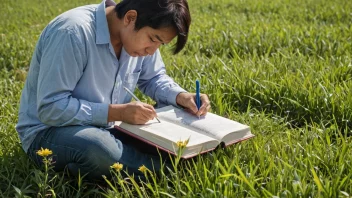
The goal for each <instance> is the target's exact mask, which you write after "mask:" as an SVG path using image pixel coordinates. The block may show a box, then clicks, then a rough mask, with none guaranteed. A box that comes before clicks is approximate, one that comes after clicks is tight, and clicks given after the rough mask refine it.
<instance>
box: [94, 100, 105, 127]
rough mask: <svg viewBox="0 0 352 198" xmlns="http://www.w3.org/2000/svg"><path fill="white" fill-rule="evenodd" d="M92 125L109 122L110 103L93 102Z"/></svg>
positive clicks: (102, 124) (103, 124) (101, 124)
mask: <svg viewBox="0 0 352 198" xmlns="http://www.w3.org/2000/svg"><path fill="white" fill-rule="evenodd" d="M91 106H92V125H96V126H105V125H107V123H108V113H109V104H104V103H91Z"/></svg>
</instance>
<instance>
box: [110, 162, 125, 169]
mask: <svg viewBox="0 0 352 198" xmlns="http://www.w3.org/2000/svg"><path fill="white" fill-rule="evenodd" d="M110 168H112V169H115V171H120V170H122V168H123V164H120V163H114V164H113V165H112V166H110Z"/></svg>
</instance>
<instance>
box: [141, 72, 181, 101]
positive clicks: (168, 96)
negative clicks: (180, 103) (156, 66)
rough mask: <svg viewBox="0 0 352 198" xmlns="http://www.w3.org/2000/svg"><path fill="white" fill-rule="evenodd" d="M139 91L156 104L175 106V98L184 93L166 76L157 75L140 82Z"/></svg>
mask: <svg viewBox="0 0 352 198" xmlns="http://www.w3.org/2000/svg"><path fill="white" fill-rule="evenodd" d="M139 89H140V90H141V91H142V92H143V93H144V94H146V95H148V96H149V97H151V98H153V100H155V101H156V102H157V104H166V105H174V106H177V103H176V97H177V95H178V94H179V93H182V92H186V91H185V90H184V89H183V88H181V87H180V86H179V85H178V84H177V83H175V82H174V81H173V79H172V78H170V77H169V76H168V75H166V74H161V75H157V76H155V77H154V78H152V79H150V80H146V81H141V83H140V84H139Z"/></svg>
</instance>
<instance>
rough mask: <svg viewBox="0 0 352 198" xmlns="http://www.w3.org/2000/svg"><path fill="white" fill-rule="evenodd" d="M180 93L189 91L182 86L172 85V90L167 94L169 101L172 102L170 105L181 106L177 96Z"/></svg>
mask: <svg viewBox="0 0 352 198" xmlns="http://www.w3.org/2000/svg"><path fill="white" fill-rule="evenodd" d="M179 93H187V91H186V90H184V89H182V88H181V87H178V86H176V87H172V88H171V89H170V90H169V93H168V96H167V99H166V100H167V103H168V104H170V105H173V106H175V107H179V106H178V105H177V103H176V97H177V95H178V94H179Z"/></svg>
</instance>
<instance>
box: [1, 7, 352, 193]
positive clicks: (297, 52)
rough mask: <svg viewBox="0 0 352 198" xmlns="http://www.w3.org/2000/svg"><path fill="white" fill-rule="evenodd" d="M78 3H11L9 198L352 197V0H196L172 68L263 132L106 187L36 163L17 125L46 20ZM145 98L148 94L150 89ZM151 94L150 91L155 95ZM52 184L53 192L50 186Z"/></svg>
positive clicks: (4, 139)
mask: <svg viewBox="0 0 352 198" xmlns="http://www.w3.org/2000/svg"><path fill="white" fill-rule="evenodd" d="M89 3H99V1H92V0H89V1H88V0H86V1H84V0H78V1H64V0H57V1H40V0H33V1H24V0H20V1H10V0H5V1H4V2H2V6H1V8H0V18H1V19H3V20H1V21H0V40H1V44H0V70H1V72H0V77H1V80H0V90H1V93H2V94H1V96H0V98H1V108H0V137H1V138H0V156H1V157H0V197H14V196H18V197H24V196H30V197H35V196H39V197H41V196H45V195H44V193H43V192H46V191H45V189H46V190H49V189H51V191H48V192H49V193H51V194H54V193H55V195H56V196H57V197H84V196H92V197H93V196H94V197H105V196H110V197H112V196H117V197H123V196H128V195H130V196H138V195H141V196H144V197H148V196H149V197H156V196H160V197H172V196H175V197H180V196H184V197H224V196H226V197H249V196H254V197H273V196H278V197H319V196H321V197H345V196H346V197H348V196H352V172H351V170H352V167H351V166H352V165H351V160H352V155H351V154H352V140H351V134H352V131H351V130H352V124H351V122H352V92H351V87H352V26H351V24H352V12H351V10H352V4H351V3H350V1H348V0H337V1H331V0H330V1H328V0H322V1H318V0H308V1H303V0H297V1H289V0H284V1H280V0H273V1H259V0H251V1H240V0H218V1H211V0H203V1H198V0H193V1H190V2H189V3H190V8H191V10H192V17H193V23H192V27H191V33H190V37H189V43H188V44H187V47H186V49H185V50H184V51H183V52H182V53H181V54H179V55H176V56H171V55H170V54H171V53H170V49H169V47H167V46H166V47H163V48H162V49H161V50H162V53H163V54H164V56H163V57H164V62H165V64H166V65H167V70H168V72H169V75H170V76H172V77H173V78H174V79H175V81H177V82H178V83H179V84H180V85H181V86H183V87H184V88H186V89H188V90H189V91H194V85H193V84H194V79H196V78H198V79H200V80H201V83H202V90H203V92H205V93H208V95H209V96H210V99H211V101H212V111H213V112H215V113H217V114H220V115H223V116H226V117H229V118H231V119H234V120H238V121H240V122H243V123H245V124H248V125H250V126H251V128H252V132H253V133H254V134H255V135H256V137H255V138H253V139H251V140H248V141H246V142H243V143H240V144H237V145H235V146H232V147H230V148H227V149H225V150H218V151H216V152H214V153H212V154H209V155H204V156H200V157H197V161H192V160H190V161H188V162H186V163H182V164H181V165H180V166H178V167H177V169H176V168H175V169H176V170H170V171H171V174H166V173H162V174H161V175H162V176H161V178H158V180H155V179H156V178H155V177H154V176H153V175H154V174H151V175H149V182H146V183H143V184H141V186H137V185H136V184H134V183H131V184H126V183H124V184H119V181H121V178H120V177H119V176H118V175H117V177H116V178H115V179H114V180H113V181H110V182H111V186H109V185H107V187H103V186H101V185H99V184H92V183H90V182H87V181H82V180H75V179H67V178H64V176H63V175H62V174H61V173H60V174H53V173H51V172H50V170H49V172H50V178H51V180H49V181H48V183H47V184H46V185H45V184H44V180H43V178H45V175H46V174H47V172H46V171H45V170H42V169H38V168H36V167H35V166H34V165H33V163H32V162H31V161H30V160H29V159H28V157H27V156H26V155H25V154H24V152H23V151H22V149H21V147H20V143H19V139H18V137H17V133H16V131H15V128H14V127H15V124H16V122H17V110H18V105H19V104H18V103H19V97H20V92H21V89H22V87H23V82H24V78H25V74H26V70H27V69H28V66H29V62H30V59H31V56H32V53H33V50H34V47H35V44H36V40H37V38H38V37H39V35H40V33H41V30H42V29H43V28H44V27H45V25H46V24H47V23H48V22H49V21H50V20H51V19H53V18H54V17H55V16H56V15H58V14H59V13H61V12H63V11H65V10H67V9H70V8H73V7H76V6H79V5H84V4H89ZM139 94H140V93H139ZM144 99H145V100H146V101H149V102H151V101H150V99H149V98H146V97H144ZM43 189H44V191H43Z"/></svg>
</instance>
